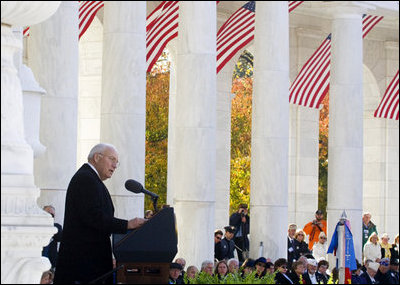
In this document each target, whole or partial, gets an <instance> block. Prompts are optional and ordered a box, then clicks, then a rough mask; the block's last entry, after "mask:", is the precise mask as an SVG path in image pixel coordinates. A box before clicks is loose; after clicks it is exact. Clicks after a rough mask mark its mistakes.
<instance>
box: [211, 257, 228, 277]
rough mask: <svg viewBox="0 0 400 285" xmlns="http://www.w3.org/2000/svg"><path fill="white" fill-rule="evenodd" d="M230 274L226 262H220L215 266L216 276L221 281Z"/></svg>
mask: <svg viewBox="0 0 400 285" xmlns="http://www.w3.org/2000/svg"><path fill="white" fill-rule="evenodd" d="M227 274H228V263H226V260H221V261H218V263H217V265H216V266H215V271H214V275H217V276H218V278H219V279H223V278H224V277H225V276H226V275H227Z"/></svg>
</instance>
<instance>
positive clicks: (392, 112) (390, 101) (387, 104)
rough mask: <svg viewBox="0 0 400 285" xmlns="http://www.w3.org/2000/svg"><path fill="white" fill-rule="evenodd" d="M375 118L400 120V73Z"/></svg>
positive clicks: (383, 99)
mask: <svg viewBox="0 0 400 285" xmlns="http://www.w3.org/2000/svg"><path fill="white" fill-rule="evenodd" d="M374 117H377V118H387V119H394V120H398V119H399V71H398V70H397V73H396V75H395V76H394V78H393V79H392V81H391V82H390V84H389V86H388V87H387V89H386V92H385V95H384V96H383V98H382V101H381V103H380V104H379V106H378V109H376V111H375V113H374Z"/></svg>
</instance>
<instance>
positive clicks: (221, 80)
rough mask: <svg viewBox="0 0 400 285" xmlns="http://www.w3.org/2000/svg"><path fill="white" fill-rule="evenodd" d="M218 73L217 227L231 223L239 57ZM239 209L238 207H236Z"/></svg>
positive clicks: (220, 227) (221, 227)
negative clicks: (233, 124)
mask: <svg viewBox="0 0 400 285" xmlns="http://www.w3.org/2000/svg"><path fill="white" fill-rule="evenodd" d="M234 59H236V61H235V60H233V59H232V60H231V61H229V62H228V63H227V64H226V65H225V67H224V68H223V69H222V70H221V71H220V72H219V73H218V75H217V140H216V142H217V160H216V161H217V164H216V167H217V168H216V186H215V194H216V195H215V229H223V228H224V227H225V226H227V225H229V206H230V173H231V171H230V170H231V168H230V165H231V101H232V93H231V90H232V74H233V69H234V68H235V65H236V62H237V57H234ZM234 210H237V209H234Z"/></svg>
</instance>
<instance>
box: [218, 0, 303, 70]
mask: <svg viewBox="0 0 400 285" xmlns="http://www.w3.org/2000/svg"><path fill="white" fill-rule="evenodd" d="M288 2H289V3H288V6H289V13H290V12H291V11H293V10H294V9H295V8H296V7H297V6H299V5H300V4H301V3H303V2H304V1H288ZM254 27H255V1H249V2H247V3H246V4H245V5H243V6H242V7H241V8H240V9H239V10H237V11H236V12H235V13H234V14H233V15H232V16H231V17H230V18H229V19H228V20H227V21H226V22H225V23H224V24H223V25H222V26H221V28H220V29H219V30H218V33H217V74H218V73H219V72H220V71H221V69H222V68H223V67H224V66H225V65H226V63H228V62H229V61H230V60H231V58H232V57H233V56H234V55H235V54H236V53H237V52H238V51H239V50H240V49H242V48H243V47H245V46H246V45H247V44H248V43H250V42H251V41H252V40H253V39H254Z"/></svg>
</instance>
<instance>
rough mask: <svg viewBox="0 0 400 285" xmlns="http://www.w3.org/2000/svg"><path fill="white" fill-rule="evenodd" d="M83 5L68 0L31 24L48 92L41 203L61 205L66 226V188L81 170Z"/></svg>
mask: <svg viewBox="0 0 400 285" xmlns="http://www.w3.org/2000/svg"><path fill="white" fill-rule="evenodd" d="M78 25H79V24H78V3H77V2H68V1H62V3H61V5H60V8H59V9H58V11H57V12H56V13H55V14H54V15H53V16H52V17H51V18H49V19H48V20H47V21H45V22H43V23H40V24H38V25H33V26H31V27H30V36H29V39H28V62H29V66H30V68H31V69H32V71H33V73H34V75H35V77H36V79H37V81H38V82H39V84H40V86H42V87H43V88H44V89H45V90H46V91H47V93H46V95H45V96H43V98H42V106H41V120H40V140H41V142H42V143H43V144H44V145H45V146H46V151H45V153H44V154H43V155H41V156H39V157H37V158H36V159H35V169H34V170H35V182H36V184H37V185H38V187H40V188H41V190H42V192H41V197H40V199H39V204H42V205H43V204H48V203H49V204H52V205H53V206H54V207H55V208H56V216H55V220H56V221H57V222H59V223H61V224H62V221H63V216H64V207H65V191H66V189H67V187H68V184H69V181H70V180H71V177H72V176H73V175H74V173H75V171H76V148H77V121H78V32H79V29H78Z"/></svg>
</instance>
